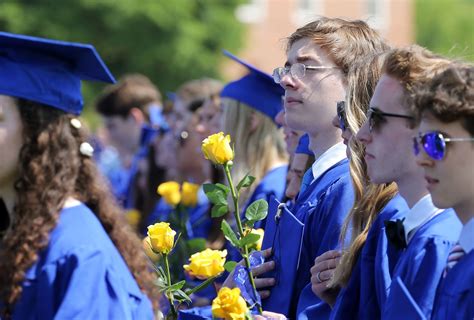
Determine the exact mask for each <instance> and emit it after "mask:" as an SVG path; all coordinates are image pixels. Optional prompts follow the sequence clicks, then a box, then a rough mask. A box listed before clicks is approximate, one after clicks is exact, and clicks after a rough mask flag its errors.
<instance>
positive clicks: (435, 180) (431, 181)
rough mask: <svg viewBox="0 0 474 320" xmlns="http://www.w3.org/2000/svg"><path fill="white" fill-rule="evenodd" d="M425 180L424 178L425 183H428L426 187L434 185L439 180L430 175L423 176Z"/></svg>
mask: <svg viewBox="0 0 474 320" xmlns="http://www.w3.org/2000/svg"><path fill="white" fill-rule="evenodd" d="M425 180H426V184H427V185H428V187H430V186H434V185H435V184H437V183H438V182H439V180H438V179H435V178H431V177H428V176H425Z"/></svg>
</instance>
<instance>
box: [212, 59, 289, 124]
mask: <svg viewBox="0 0 474 320" xmlns="http://www.w3.org/2000/svg"><path fill="white" fill-rule="evenodd" d="M223 52H224V54H225V55H226V56H228V57H229V58H231V59H232V60H234V61H236V62H238V63H240V64H241V65H243V66H244V67H246V68H247V69H248V70H249V74H247V75H246V76H244V77H242V78H240V79H239V80H236V81H233V82H230V83H228V84H227V85H226V86H225V87H224V88H223V89H222V91H221V97H226V98H232V99H235V100H238V101H241V102H244V103H245V104H247V105H249V106H250V107H252V108H254V109H255V110H258V111H260V112H261V113H263V114H265V115H267V116H268V117H270V118H271V119H272V120H273V121H275V120H274V119H275V116H276V115H277V113H278V112H280V110H281V109H282V108H283V104H282V99H281V97H282V96H283V95H284V94H285V90H283V88H282V87H281V86H280V85H279V84H276V83H275V82H274V81H273V78H272V77H271V76H270V75H269V74H267V73H265V72H263V71H261V70H259V69H257V68H256V67H254V66H252V65H251V64H249V63H247V62H245V61H243V60H241V59H239V58H237V57H236V56H234V55H233V54H232V53H230V52H228V51H226V50H224V51H223Z"/></svg>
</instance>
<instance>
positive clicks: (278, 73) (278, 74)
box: [272, 68, 283, 83]
mask: <svg viewBox="0 0 474 320" xmlns="http://www.w3.org/2000/svg"><path fill="white" fill-rule="evenodd" d="M272 76H273V81H275V83H280V82H281V78H283V68H276V69H275V70H273V74H272Z"/></svg>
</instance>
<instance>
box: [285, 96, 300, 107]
mask: <svg viewBox="0 0 474 320" xmlns="http://www.w3.org/2000/svg"><path fill="white" fill-rule="evenodd" d="M298 103H302V101H301V100H298V99H296V98H293V97H286V98H285V104H286V105H287V106H288V105H294V104H298Z"/></svg>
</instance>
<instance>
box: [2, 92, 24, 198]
mask: <svg viewBox="0 0 474 320" xmlns="http://www.w3.org/2000/svg"><path fill="white" fill-rule="evenodd" d="M22 145H23V124H22V122H21V117H20V112H19V110H18V107H17V105H16V102H15V100H14V99H13V98H11V97H9V96H4V95H0V191H1V190H2V189H4V188H7V187H12V186H13V183H14V181H15V179H16V178H17V173H18V158H19V154H20V149H21V146H22ZM1 196H2V195H1V194H0V197H1Z"/></svg>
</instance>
